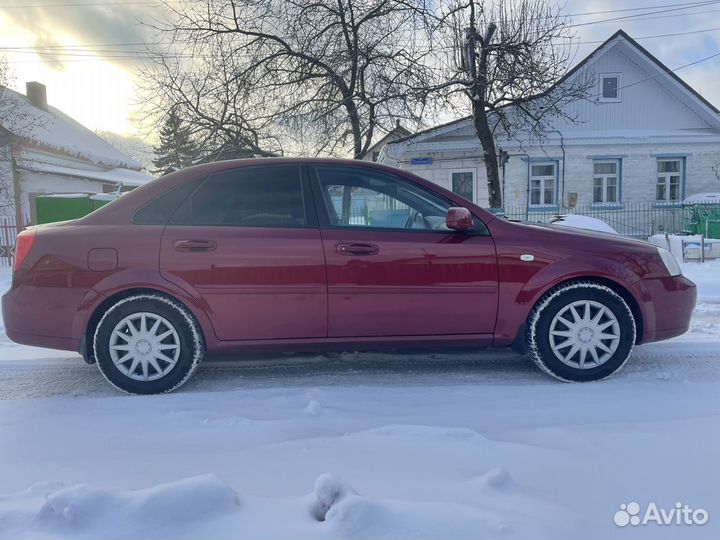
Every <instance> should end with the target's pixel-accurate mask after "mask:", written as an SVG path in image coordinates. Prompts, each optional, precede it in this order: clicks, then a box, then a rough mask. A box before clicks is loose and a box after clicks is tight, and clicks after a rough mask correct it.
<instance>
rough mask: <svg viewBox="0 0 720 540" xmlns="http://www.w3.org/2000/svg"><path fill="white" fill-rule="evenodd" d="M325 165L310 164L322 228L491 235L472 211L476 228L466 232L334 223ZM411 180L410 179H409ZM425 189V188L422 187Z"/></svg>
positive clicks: (309, 172)
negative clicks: (322, 175) (322, 177)
mask: <svg viewBox="0 0 720 540" xmlns="http://www.w3.org/2000/svg"><path fill="white" fill-rule="evenodd" d="M323 167H324V165H322V164H319V165H316V164H308V176H309V179H310V189H311V191H312V193H313V198H314V200H315V207H316V209H317V217H318V222H319V225H320V227H321V228H326V229H334V230H351V231H377V232H394V233H398V232H408V233H414V234H418V233H425V234H427V233H431V234H437V235H445V236H447V235H454V234H463V235H466V236H490V231H489V230H488V228H487V226H486V225H485V223H484V222H483V221H482V220H481V219H480V218H479V217H478V216H477V215H475V214H474V213H473V212H472V211H471V213H472V214H473V218H474V219H475V222H476V227H477V229H476V230H472V231H466V232H457V231H437V230H430V229H398V228H391V227H372V226H366V225H339V224H334V223H333V222H332V220H331V218H330V215H329V210H328V206H329V202H328V201H326V200H325V196H324V194H323V190H322V187H321V185H320V176H319V174H318V173H319V171H320V169H322V168H323ZM343 167H356V168H358V169H364V167H362V166H360V165H357V166H354V165H345V164H344V165H343ZM383 174H387V175H388V176H392V177H395V178H400V177H398V176H397V175H394V174H392V173H388V172H385V171H383ZM408 182H409V181H408ZM421 189H425V188H421ZM433 195H435V196H436V197H440V198H442V199H444V200H445V201H447V202H448V203H449V204H450V205H451V206H458V205H457V204H456V203H455V202H454V201H451V200H449V199H446V198H445V197H443V196H442V195H440V194H437V193H435V192H433Z"/></svg>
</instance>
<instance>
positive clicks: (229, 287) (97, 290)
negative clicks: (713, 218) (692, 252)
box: [3, 159, 696, 394]
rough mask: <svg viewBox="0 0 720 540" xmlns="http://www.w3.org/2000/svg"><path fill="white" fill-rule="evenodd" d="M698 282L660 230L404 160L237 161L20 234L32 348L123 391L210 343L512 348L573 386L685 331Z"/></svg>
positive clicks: (162, 379)
mask: <svg viewBox="0 0 720 540" xmlns="http://www.w3.org/2000/svg"><path fill="white" fill-rule="evenodd" d="M695 296H696V292H695V286H694V284H693V283H692V282H691V281H689V280H688V279H686V278H685V277H683V276H682V274H681V270H680V267H679V266H678V264H677V262H676V261H675V259H674V258H673V256H672V255H671V254H670V253H668V252H667V251H665V250H663V249H659V248H657V247H654V246H652V245H650V244H648V243H646V242H640V241H633V240H628V239H623V238H620V237H617V236H611V235H604V234H601V233H591V232H581V231H579V230H570V229H568V228H560V227H554V226H549V225H532V224H519V223H511V222H509V221H506V220H504V219H501V218H498V217H495V216H494V215H492V214H490V213H488V212H486V211H485V210H483V209H482V208H479V207H477V206H475V205H474V204H472V203H470V202H469V201H467V200H465V199H463V198H461V197H459V196H458V195H456V194H454V193H451V192H449V191H447V190H445V189H442V188H440V187H438V186H436V185H434V184H431V183H429V182H427V181H425V180H423V179H421V178H418V177H416V176H414V175H412V174H410V173H408V172H406V171H401V170H397V169H393V168H390V167H385V166H381V165H377V164H371V163H366V162H359V161H340V160H310V159H262V160H241V161H223V162H219V163H211V164H207V165H201V166H197V167H191V168H189V169H186V170H183V171H180V172H177V173H173V174H170V175H168V176H165V177H162V178H159V179H158V180H155V181H153V182H151V183H149V184H147V185H145V186H143V187H141V188H138V189H136V190H134V191H132V192H130V193H128V194H126V195H124V196H123V197H121V198H119V199H118V200H117V201H115V202H113V203H111V204H109V205H107V206H105V207H103V208H101V209H99V210H97V211H96V212H93V213H92V214H90V215H88V216H86V217H84V218H82V219H78V220H75V221H72V222H65V223H57V224H54V225H47V226H39V227H34V228H31V229H28V230H26V231H24V232H22V233H21V234H20V235H19V237H18V245H17V255H16V260H15V272H14V277H13V284H12V288H11V289H10V291H9V292H8V293H7V294H6V295H5V296H4V297H3V316H4V320H5V325H6V331H7V335H8V336H9V337H10V338H11V339H12V340H13V341H16V342H18V343H24V344H28V345H36V346H40V347H50V348H56V349H63V350H73V351H80V352H81V354H82V355H83V356H84V358H85V359H86V361H88V362H91V363H92V362H97V365H98V367H99V368H100V371H101V372H102V374H103V375H104V376H105V377H106V378H107V380H108V381H109V382H110V383H111V384H113V385H114V386H116V387H117V388H120V389H122V390H125V391H127V392H133V393H141V394H150V393H156V392H167V391H171V390H174V389H175V388H178V387H179V386H180V385H181V384H183V383H184V382H185V381H187V380H188V378H189V377H190V376H191V375H192V373H193V372H194V371H195V369H196V368H197V366H198V364H199V363H200V361H201V360H202V358H203V356H204V355H205V353H206V351H223V350H224V351H230V350H248V349H255V350H257V349H275V350H286V351H297V350H301V349H327V348H336V349H337V348H340V349H353V350H356V349H374V348H379V347H392V348H404V347H418V346H438V345H443V346H449V345H463V346H494V347H508V346H514V347H516V348H517V349H520V350H525V351H527V353H528V354H529V356H530V357H531V358H532V359H533V360H534V361H535V363H536V364H537V365H538V366H539V367H540V368H541V369H542V370H543V371H545V372H547V373H549V374H550V375H552V376H554V377H556V378H558V379H561V380H564V381H592V380H597V379H603V378H605V377H608V376H609V375H611V374H613V373H614V372H616V371H617V370H618V369H620V368H621V367H622V366H623V364H624V363H625V362H626V361H627V359H628V357H629V356H630V353H631V350H632V348H633V346H634V345H635V344H637V343H647V342H651V341H658V340H662V339H667V338H670V337H673V336H677V335H679V334H682V333H684V332H685V331H687V329H688V325H689V321H690V317H691V313H692V310H693V307H694V306H695Z"/></svg>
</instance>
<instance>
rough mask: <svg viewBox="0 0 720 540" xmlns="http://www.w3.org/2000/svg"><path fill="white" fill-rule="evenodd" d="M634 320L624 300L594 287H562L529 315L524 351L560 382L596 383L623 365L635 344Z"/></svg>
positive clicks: (546, 297) (580, 284) (603, 289)
mask: <svg viewBox="0 0 720 540" xmlns="http://www.w3.org/2000/svg"><path fill="white" fill-rule="evenodd" d="M635 332H636V330H635V318H634V317H633V314H632V311H630V308H629V307H628V305H627V303H626V302H625V300H623V298H622V297H621V296H620V295H618V294H617V293H616V292H615V291H613V290H612V289H610V288H609V287H605V286H604V285H599V284H597V283H589V282H588V283H586V282H575V283H568V284H565V285H561V286H560V287H557V288H556V289H553V290H552V291H550V292H549V293H547V294H546V295H545V296H543V297H542V298H541V299H540V300H539V301H538V303H537V305H536V306H535V308H534V309H533V311H532V313H531V314H530V318H529V323H528V335H527V341H528V352H529V354H530V357H531V358H532V359H533V361H534V362H535V363H536V364H537V366H538V367H539V368H540V369H542V370H543V371H544V372H546V373H547V374H549V375H550V376H552V377H555V378H556V379H559V380H561V381H566V382H569V381H576V382H586V381H597V380H601V379H605V378H607V377H609V376H611V375H612V374H614V373H616V372H617V371H618V370H620V368H622V367H623V366H624V365H625V362H627V360H628V358H629V357H630V353H631V352H632V349H633V346H634V344H635Z"/></svg>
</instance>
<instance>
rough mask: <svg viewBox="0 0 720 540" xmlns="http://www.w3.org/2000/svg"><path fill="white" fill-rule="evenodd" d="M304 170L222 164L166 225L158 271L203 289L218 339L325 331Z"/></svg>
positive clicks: (198, 291)
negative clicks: (232, 167) (223, 167)
mask: <svg viewBox="0 0 720 540" xmlns="http://www.w3.org/2000/svg"><path fill="white" fill-rule="evenodd" d="M304 170H305V169H304V166H302V165H292V164H277V165H269V166H267V165H265V166H253V167H241V168H237V169H231V170H227V171H222V172H218V173H215V174H213V175H211V176H210V177H209V178H207V179H206V180H205V181H204V183H203V184H202V185H200V187H198V188H197V189H196V190H195V192H194V193H193V194H192V195H190V196H189V197H188V198H187V199H186V200H185V202H184V203H183V204H182V205H181V206H180V208H179V209H178V211H177V212H176V213H175V215H174V216H173V218H172V219H171V221H170V223H169V224H168V226H167V227H166V228H165V232H164V233H163V238H162V245H161V253H160V271H161V273H162V275H163V276H164V277H165V278H166V279H168V280H169V281H172V282H174V283H176V284H177V285H179V286H181V287H184V288H185V289H186V290H188V291H189V292H191V293H193V294H195V295H197V296H198V297H200V299H201V301H202V302H204V303H205V308H206V310H207V313H208V315H209V317H210V320H211V322H212V325H213V328H214V330H215V334H216V336H217V338H218V339H220V340H231V341H233V340H257V339H284V338H317V337H325V336H326V335H327V285H326V279H325V258H324V255H323V248H322V242H321V239H320V231H319V229H318V227H317V221H316V215H315V211H314V209H313V203H312V200H311V198H310V194H309V187H308V185H307V179H306V178H304Z"/></svg>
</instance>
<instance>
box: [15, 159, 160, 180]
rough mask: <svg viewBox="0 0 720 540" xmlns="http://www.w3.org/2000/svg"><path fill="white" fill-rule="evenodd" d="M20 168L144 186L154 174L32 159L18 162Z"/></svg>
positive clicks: (152, 178)
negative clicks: (73, 166) (82, 166)
mask: <svg viewBox="0 0 720 540" xmlns="http://www.w3.org/2000/svg"><path fill="white" fill-rule="evenodd" d="M18 167H19V168H20V169H24V170H26V171H33V172H38V173H46V174H57V175H60V176H70V177H73V178H85V179H88V180H100V181H102V182H112V183H114V184H122V185H124V186H142V185H143V184H147V183H148V182H150V181H151V180H154V179H155V177H154V176H150V175H149V174H143V173H140V172H137V171H131V170H130V169H124V168H120V167H118V168H115V169H111V170H109V171H89V170H87V169H74V168H72V167H63V166H60V165H50V164H47V163H38V162H31V161H23V162H21V163H19V164H18Z"/></svg>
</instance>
